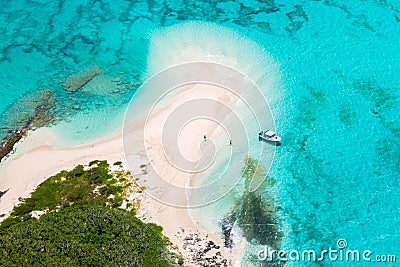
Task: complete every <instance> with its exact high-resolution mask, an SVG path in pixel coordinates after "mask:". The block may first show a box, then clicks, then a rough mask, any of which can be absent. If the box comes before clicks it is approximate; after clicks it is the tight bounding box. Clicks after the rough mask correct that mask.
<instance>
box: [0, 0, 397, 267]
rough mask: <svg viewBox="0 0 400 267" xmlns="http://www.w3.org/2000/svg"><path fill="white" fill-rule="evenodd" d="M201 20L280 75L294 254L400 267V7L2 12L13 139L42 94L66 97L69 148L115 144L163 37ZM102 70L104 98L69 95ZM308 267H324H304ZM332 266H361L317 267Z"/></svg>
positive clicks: (185, 4) (289, 245)
mask: <svg viewBox="0 0 400 267" xmlns="http://www.w3.org/2000/svg"><path fill="white" fill-rule="evenodd" d="M191 20H202V21H209V22H214V23H217V24H219V25H222V26H225V27H229V28H234V29H236V30H237V31H239V32H240V33H242V34H243V35H245V36H247V37H249V38H251V39H253V40H254V41H256V42H257V43H258V44H259V45H261V46H263V47H264V48H265V50H267V51H268V52H269V53H270V54H271V55H272V56H273V58H274V59H275V60H276V61H277V63H278V64H279V67H280V72H281V81H282V87H281V90H282V93H283V94H282V95H283V96H282V97H281V98H280V99H278V100H276V101H274V102H273V103H271V109H272V112H273V113H275V114H279V116H277V117H275V121H276V128H277V129H278V130H279V132H280V134H281V136H282V138H283V140H284V142H283V145H282V146H281V147H279V148H278V149H277V154H276V158H275V161H274V163H273V166H272V169H271V172H270V176H272V177H274V179H275V180H276V183H275V184H274V185H273V187H272V188H270V190H271V192H273V194H274V195H275V198H276V200H277V205H278V206H279V207H280V211H279V217H280V219H281V221H282V229H283V230H284V234H285V236H284V241H283V246H284V248H286V249H323V248H329V247H335V246H336V241H337V240H338V239H339V238H344V239H346V240H347V242H348V247H349V248H351V249H359V250H364V249H369V250H371V251H373V252H374V254H394V255H397V257H398V258H399V257H400V247H399V246H398V244H399V241H400V230H399V229H400V228H399V227H398V226H397V225H398V224H399V222H400V189H399V186H398V185H399V182H400V181H399V180H400V123H399V122H398V118H399V115H398V114H399V112H400V103H399V102H400V100H399V99H400V72H399V70H400V56H399V52H400V38H399V37H400V4H399V2H397V1H394V0H393V1H385V0H376V1H334V0H326V1H274V0H270V1H259V2H258V1H239V2H236V1H235V2H233V1H232V2H231V1H207V2H199V1H173V2H172V1H167V2H165V1H160V2H158V1H148V2H136V1H123V0H116V1H105V0H104V1H85V0H80V1H45V0H25V1H22V0H17V1H13V2H12V4H10V3H8V2H7V3H6V2H5V1H2V2H1V3H0V90H1V94H2V97H1V98H0V112H3V116H2V118H3V119H2V122H1V123H2V125H1V128H2V130H3V132H0V134H1V135H2V137H4V135H5V133H4V131H7V130H9V129H10V128H12V127H13V125H14V124H13V122H12V121H11V120H10V119H9V118H10V117H13V116H16V115H17V113H16V112H15V109H12V110H11V109H10V105H12V104H13V103H14V102H15V101H16V100H17V99H19V98H21V97H24V96H25V95H26V94H27V93H32V92H36V91H39V90H41V89H50V90H54V91H55V96H56V97H57V99H58V102H57V104H56V107H55V111H56V112H58V113H59V115H60V119H61V120H66V119H68V120H72V123H71V124H65V125H64V126H63V128H62V129H63V130H62V132H63V134H64V137H68V138H69V139H72V141H76V142H78V141H80V139H81V138H83V139H85V138H90V137H93V136H96V135H99V134H100V133H103V132H104V131H106V130H107V131H109V130H112V128H113V127H114V126H115V125H114V124H113V123H116V122H115V114H119V113H120V112H121V107H122V108H123V107H124V105H125V104H126V103H128V101H129V99H130V97H131V96H132V95H133V93H134V91H135V89H136V88H138V86H139V85H140V83H141V81H142V78H141V77H143V75H144V74H145V73H144V72H145V67H146V58H147V49H148V46H149V36H150V34H151V32H152V31H153V30H154V29H158V28H160V27H165V26H170V25H174V24H176V23H180V22H184V21H191ZM210 38H212V37H210ZM90 65H97V66H99V67H101V68H102V69H103V70H104V72H103V73H102V74H101V75H99V76H98V77H97V78H98V79H97V80H96V81H95V83H94V84H93V85H92V87H89V88H87V89H86V90H81V91H78V92H76V93H67V92H65V91H64V90H63V89H62V80H63V79H64V78H65V77H67V76H69V75H71V74H73V73H76V72H78V71H79V70H82V69H84V68H85V67H87V66H90ZM116 78H118V79H119V81H120V84H117V82H116V81H115V79H116ZM113 80H114V81H113ZM124 85H125V86H124ZM104 88H105V89H104ZM110 88H111V89H110ZM28 97H29V96H28ZM26 101H27V100H26ZM26 101H25V100H22V102H26ZM10 110H11V115H10ZM118 122H119V121H117V123H118ZM107 125H109V126H107ZM0 179H1V177H0ZM399 260H400V259H399ZM303 264H304V265H308V264H309V265H312V264H311V263H296V264H295V265H294V266H302V265H303ZM321 264H323V265H324V266H331V265H335V266H342V265H343V266H354V265H355V263H345V262H335V263H329V262H324V263H319V264H315V266H321ZM364 264H366V263H364ZM372 265H373V264H371V266H372ZM392 265H394V264H388V266H392ZM362 266H364V265H362Z"/></svg>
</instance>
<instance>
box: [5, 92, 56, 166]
mask: <svg viewBox="0 0 400 267" xmlns="http://www.w3.org/2000/svg"><path fill="white" fill-rule="evenodd" d="M55 102H56V99H55V98H54V97H53V91H50V90H41V91H39V92H38V93H37V94H35V95H34V96H32V95H30V94H29V95H26V96H24V97H22V98H21V99H19V100H18V101H17V102H16V103H15V104H14V105H13V106H11V107H10V108H9V109H8V110H7V112H6V114H2V118H1V120H0V121H1V122H3V123H4V124H5V125H6V124H8V125H9V127H13V128H14V130H11V129H10V130H9V134H8V136H7V137H6V138H5V140H4V141H3V142H2V144H1V146H0V162H1V160H2V159H3V158H4V157H6V156H7V155H8V154H10V153H11V152H12V151H13V150H14V146H15V144H16V143H18V142H19V141H20V140H21V139H22V138H23V137H24V136H25V135H26V134H27V132H28V131H29V130H34V129H36V128H39V127H42V126H45V125H48V124H50V123H51V122H52V120H53V118H54V117H53V115H52V114H51V113H50V112H48V111H49V109H51V108H52V107H53V106H54V103H55ZM20 109H21V110H24V112H16V111H18V110H20ZM7 113H11V114H13V116H15V117H9V116H7ZM3 127H6V126H3Z"/></svg>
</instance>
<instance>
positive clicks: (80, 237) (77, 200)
mask: <svg viewBox="0 0 400 267" xmlns="http://www.w3.org/2000/svg"><path fill="white" fill-rule="evenodd" d="M116 165H119V164H116ZM132 190H134V191H135V192H138V191H139V190H141V189H140V187H139V186H138V185H137V184H136V182H135V180H134V179H133V177H132V176H131V175H130V173H129V172H126V171H124V170H122V168H120V169H119V170H117V171H113V172H111V171H110V170H109V165H108V163H107V162H106V161H92V162H90V163H89V165H88V166H82V165H78V166H76V167H75V168H74V169H73V170H71V171H61V172H60V173H58V174H56V175H54V176H52V177H50V178H48V179H47V180H46V181H45V182H43V183H42V184H41V185H39V186H38V188H37V189H36V190H35V191H34V192H33V193H32V195H31V197H29V198H26V199H23V200H21V203H20V204H19V205H18V206H16V207H15V208H14V210H13V211H12V213H11V215H10V217H8V218H7V219H5V220H4V221H3V222H2V223H1V224H0V255H2V257H0V266H15V265H16V266H32V265H35V266H61V265H66V266H144V267H146V266H177V265H178V264H175V262H178V263H182V258H181V257H180V256H179V255H176V253H172V252H170V251H169V249H168V248H169V247H170V245H171V244H170V242H169V241H168V240H167V239H166V238H165V237H164V236H163V235H162V233H161V232H162V228H161V227H159V226H157V225H155V224H151V223H147V224H146V223H144V222H142V221H140V220H139V219H138V218H137V217H135V211H134V210H132V209H131V210H124V209H119V208H118V207H120V206H121V204H122V203H123V200H124V199H125V198H126V194H128V193H129V192H131V191H132ZM131 206H132V205H131ZM132 208H135V206H134V207H132ZM32 211H45V212H46V213H45V214H43V215H41V216H40V218H39V219H36V218H34V217H32V215H31V214H32Z"/></svg>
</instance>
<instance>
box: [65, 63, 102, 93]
mask: <svg viewBox="0 0 400 267" xmlns="http://www.w3.org/2000/svg"><path fill="white" fill-rule="evenodd" d="M102 72H103V70H102V69H101V68H100V67H99V66H90V67H87V68H86V69H84V70H81V71H80V72H78V73H75V74H72V75H71V76H69V77H68V78H67V79H65V81H64V82H63V88H64V89H65V90H66V91H69V92H75V91H78V90H79V89H81V88H82V87H83V86H84V85H85V84H87V83H88V82H90V81H91V80H92V79H93V78H94V77H96V76H97V75H99V74H100V73H102Z"/></svg>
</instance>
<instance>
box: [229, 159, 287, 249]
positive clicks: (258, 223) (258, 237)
mask: <svg viewBox="0 0 400 267" xmlns="http://www.w3.org/2000/svg"><path fill="white" fill-rule="evenodd" d="M242 175H243V178H244V179H245V185H246V189H248V188H249V185H250V182H251V179H253V178H254V176H256V175H265V171H264V170H263V169H262V167H260V166H259V165H258V161H257V160H255V159H253V158H250V157H247V158H246V159H245V167H244V169H243V173H242ZM273 181H274V180H273V179H271V178H269V177H267V179H266V180H265V182H264V186H268V185H271V184H272V183H273ZM229 221H230V222H232V223H233V222H234V221H237V222H238V225H239V227H240V228H241V229H242V231H243V236H244V237H246V239H247V240H248V241H249V242H255V243H258V244H264V245H269V246H271V247H273V248H278V247H279V243H280V238H281V233H280V232H279V227H278V222H277V219H276V218H275V209H274V207H273V200H272V198H270V197H268V195H267V193H266V192H264V191H262V188H261V190H260V189H259V190H258V191H254V192H250V191H248V190H246V191H245V192H244V194H243V195H242V197H241V198H240V199H239V201H238V202H237V205H236V207H235V209H234V211H233V213H232V214H231V217H230V218H229Z"/></svg>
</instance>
